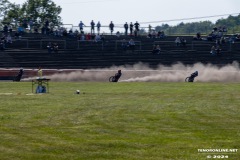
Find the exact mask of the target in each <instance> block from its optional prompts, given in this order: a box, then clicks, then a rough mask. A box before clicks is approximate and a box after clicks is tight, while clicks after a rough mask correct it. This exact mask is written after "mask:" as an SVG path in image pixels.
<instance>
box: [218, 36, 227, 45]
mask: <svg viewBox="0 0 240 160" xmlns="http://www.w3.org/2000/svg"><path fill="white" fill-rule="evenodd" d="M225 42H226V40H225V37H224V36H222V37H221V38H220V40H219V43H220V45H222V44H224V43H225Z"/></svg>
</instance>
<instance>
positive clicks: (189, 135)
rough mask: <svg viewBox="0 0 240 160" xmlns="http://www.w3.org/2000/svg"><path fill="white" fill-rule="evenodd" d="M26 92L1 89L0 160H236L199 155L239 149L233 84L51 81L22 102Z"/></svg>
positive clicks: (237, 91)
mask: <svg viewBox="0 0 240 160" xmlns="http://www.w3.org/2000/svg"><path fill="white" fill-rule="evenodd" d="M31 87H32V86H31V83H30V82H20V83H17V82H16V83H13V82H1V83H0V159H1V160H55V159H56V160H81V159H83V160H85V159H86V160H91V159H98V160H99V159H100V160H105V159H109V160H112V159H127V160H145V159H146V160H201V159H207V156H208V155H228V157H229V158H228V159H233V160H237V159H240V154H239V152H240V151H238V152H237V153H227V154H226V153H214V154H209V153H199V152H198V149H209V148H213V149H240V138H239V137H240V84H238V83H226V84H224V83H152V82H146V83H143V82H141V83H140V82H136V83H97V82H79V83H70V82H69V83H67V82H66V83H65V82H64V83H63V82H50V93H49V94H43V95H36V94H34V95H31V94H30V95H27V94H29V93H31V91H32V88H31ZM77 89H79V90H80V91H81V94H80V95H76V94H74V92H75V91H76V90H77ZM83 92H84V93H83ZM6 93H13V94H9V95H8V94H6Z"/></svg>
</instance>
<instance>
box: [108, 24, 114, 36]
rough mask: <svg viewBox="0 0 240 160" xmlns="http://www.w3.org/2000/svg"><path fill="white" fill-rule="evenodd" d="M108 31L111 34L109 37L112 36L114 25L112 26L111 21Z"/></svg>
mask: <svg viewBox="0 0 240 160" xmlns="http://www.w3.org/2000/svg"><path fill="white" fill-rule="evenodd" d="M109 29H110V32H111V35H112V33H113V30H114V24H113V22H112V21H111V23H110V24H109Z"/></svg>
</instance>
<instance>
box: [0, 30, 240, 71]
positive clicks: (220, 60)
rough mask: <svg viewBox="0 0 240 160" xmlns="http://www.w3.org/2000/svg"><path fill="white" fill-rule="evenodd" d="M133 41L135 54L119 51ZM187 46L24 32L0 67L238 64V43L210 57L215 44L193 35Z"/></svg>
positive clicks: (150, 40) (5, 53)
mask: <svg viewBox="0 0 240 160" xmlns="http://www.w3.org/2000/svg"><path fill="white" fill-rule="evenodd" d="M130 38H133V39H134V41H135V42H136V50H135V52H131V51H126V52H124V51H122V49H121V40H122V39H126V40H129V39H130ZM184 38H185V39H186V40H187V45H186V47H183V46H178V47H177V46H175V43H174V40H175V39H176V36H169V37H166V38H163V39H158V38H147V37H146V36H139V37H135V38H134V37H129V36H121V37H120V38H117V37H116V36H110V35H106V36H105V40H104V42H102V41H100V42H94V41H78V40H77V38H73V37H55V36H48V35H42V34H37V35H36V34H33V33H26V34H24V35H23V36H22V38H21V39H20V40H15V41H13V43H12V44H10V45H8V46H7V48H6V50H4V51H1V53H0V57H1V60H0V68H20V67H22V68H25V69H36V68H38V67H39V66H41V67H42V68H44V69H93V68H107V67H111V66H120V65H133V64H136V63H138V62H142V63H147V64H148V65H149V66H150V67H152V68H155V67H157V66H158V65H159V64H163V65H171V64H174V63H177V62H181V63H183V64H186V65H191V64H194V63H197V62H201V63H203V64H208V63H211V64H214V65H217V66H223V65H226V64H229V63H232V62H233V61H239V60H240V55H239V54H238V53H239V51H240V43H239V42H236V43H234V44H230V43H228V42H227V43H225V44H223V46H222V47H221V48H222V56H212V55H211V54H210V49H211V46H213V45H215V42H210V41H194V40H193V37H192V36H184ZM48 42H57V43H58V45H59V52H58V53H48V51H47V44H48ZM154 44H158V45H160V47H161V49H162V51H161V53H160V54H159V55H153V54H152V48H153V45H154Z"/></svg>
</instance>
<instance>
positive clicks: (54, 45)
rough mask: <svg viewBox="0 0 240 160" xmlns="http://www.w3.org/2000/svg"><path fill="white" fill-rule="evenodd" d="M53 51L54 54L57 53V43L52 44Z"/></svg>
mask: <svg viewBox="0 0 240 160" xmlns="http://www.w3.org/2000/svg"><path fill="white" fill-rule="evenodd" d="M53 51H54V52H55V53H58V44H57V43H53Z"/></svg>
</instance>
